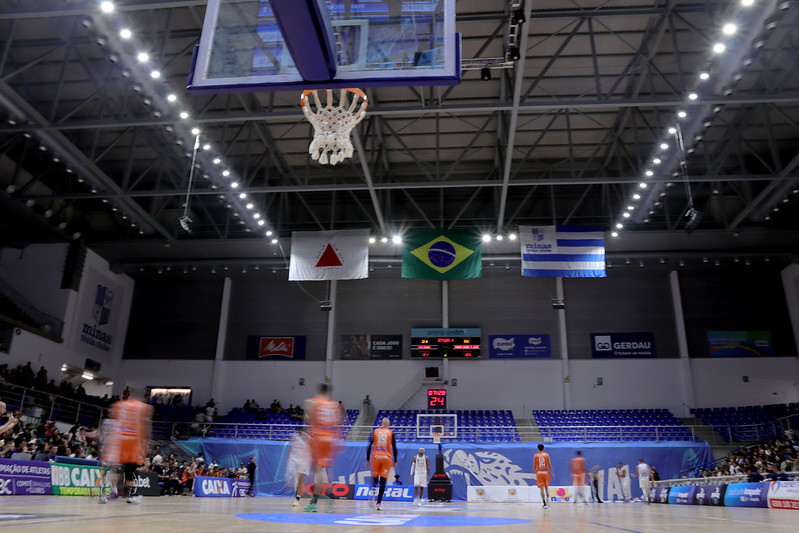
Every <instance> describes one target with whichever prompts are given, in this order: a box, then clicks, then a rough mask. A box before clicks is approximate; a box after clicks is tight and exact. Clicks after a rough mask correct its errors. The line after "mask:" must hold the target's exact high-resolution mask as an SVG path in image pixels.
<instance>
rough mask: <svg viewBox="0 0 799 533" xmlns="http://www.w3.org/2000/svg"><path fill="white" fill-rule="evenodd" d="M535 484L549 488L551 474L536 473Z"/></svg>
mask: <svg viewBox="0 0 799 533" xmlns="http://www.w3.org/2000/svg"><path fill="white" fill-rule="evenodd" d="M535 484H536V485H538V487H548V486H549V472H536V473H535Z"/></svg>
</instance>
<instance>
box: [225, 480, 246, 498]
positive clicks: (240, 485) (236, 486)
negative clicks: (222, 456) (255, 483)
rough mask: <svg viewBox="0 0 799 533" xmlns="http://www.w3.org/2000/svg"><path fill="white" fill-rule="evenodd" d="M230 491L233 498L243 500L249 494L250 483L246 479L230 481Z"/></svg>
mask: <svg viewBox="0 0 799 533" xmlns="http://www.w3.org/2000/svg"><path fill="white" fill-rule="evenodd" d="M230 490H231V494H230V495H231V496H232V497H233V498H244V497H245V496H247V495H248V494H249V493H250V482H249V480H247V479H231V480H230Z"/></svg>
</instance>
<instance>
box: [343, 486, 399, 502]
mask: <svg viewBox="0 0 799 533" xmlns="http://www.w3.org/2000/svg"><path fill="white" fill-rule="evenodd" d="M379 489H380V487H378V486H376V485H355V499H356V500H368V499H370V498H371V499H373V500H376V499H377V493H378V490H379ZM383 500H384V501H388V502H412V501H413V486H412V485H389V486H387V487H386V492H385V493H383Z"/></svg>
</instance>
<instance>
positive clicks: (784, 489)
mask: <svg viewBox="0 0 799 533" xmlns="http://www.w3.org/2000/svg"><path fill="white" fill-rule="evenodd" d="M768 506H769V507H771V508H772V509H793V510H794V511H799V481H772V482H771V483H769V487H768Z"/></svg>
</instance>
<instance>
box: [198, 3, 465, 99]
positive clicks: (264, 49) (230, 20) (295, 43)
mask: <svg viewBox="0 0 799 533" xmlns="http://www.w3.org/2000/svg"><path fill="white" fill-rule="evenodd" d="M292 2H294V3H292ZM286 3H288V4H291V7H292V9H291V11H290V15H289V16H288V17H287V16H284V15H283V9H282V7H283V6H284V5H286ZM300 4H301V5H303V6H305V11H306V15H307V16H308V17H310V18H312V19H313V18H314V17H315V18H316V20H317V22H316V23H314V24H312V26H315V27H306V26H305V23H303V22H300V21H299V20H295V19H294V11H295V10H296V9H297V5H300ZM312 8H313V9H312ZM323 8H324V9H323ZM314 9H316V10H318V11H319V13H317V14H314V13H315V12H314ZM325 10H326V16H327V17H328V19H329V20H328V21H327V22H325V19H324V16H325ZM328 22H329V24H328ZM297 27H299V28H300V30H297ZM329 32H332V37H331V36H330V33H329ZM284 33H285V34H287V35H289V37H288V38H286V36H285V35H284ZM297 33H299V34H300V38H299V40H298V39H297V38H296V37H297V35H296V34H297ZM325 34H328V35H327V37H326V36H325ZM331 39H332V42H331V41H330V40H331ZM303 40H307V41H309V42H303ZM309 43H310V44H309ZM325 43H328V44H329V45H330V47H332V51H331V54H332V66H333V69H332V70H333V74H332V76H330V77H325V72H326V70H325V69H327V68H328V67H329V66H330V65H328V61H329V58H326V57H325V53H326V52H325V50H326V47H327V45H326V44H325ZM303 47H306V48H307V49H306V48H303ZM328 71H329V70H328ZM460 78H461V72H460V35H459V34H457V33H456V32H455V0H438V1H419V2H408V1H404V0H374V1H360V2H353V1H351V0H208V6H207V8H206V15H205V21H204V23H203V31H202V36H201V38H200V44H199V45H198V46H197V48H196V50H195V55H194V60H193V63H192V69H191V73H190V76H189V81H188V84H187V89H188V90H189V91H191V92H198V93H225V92H253V91H280V90H294V89H313V88H348V87H361V88H365V87H381V86H430V85H456V84H458V83H460Z"/></svg>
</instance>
